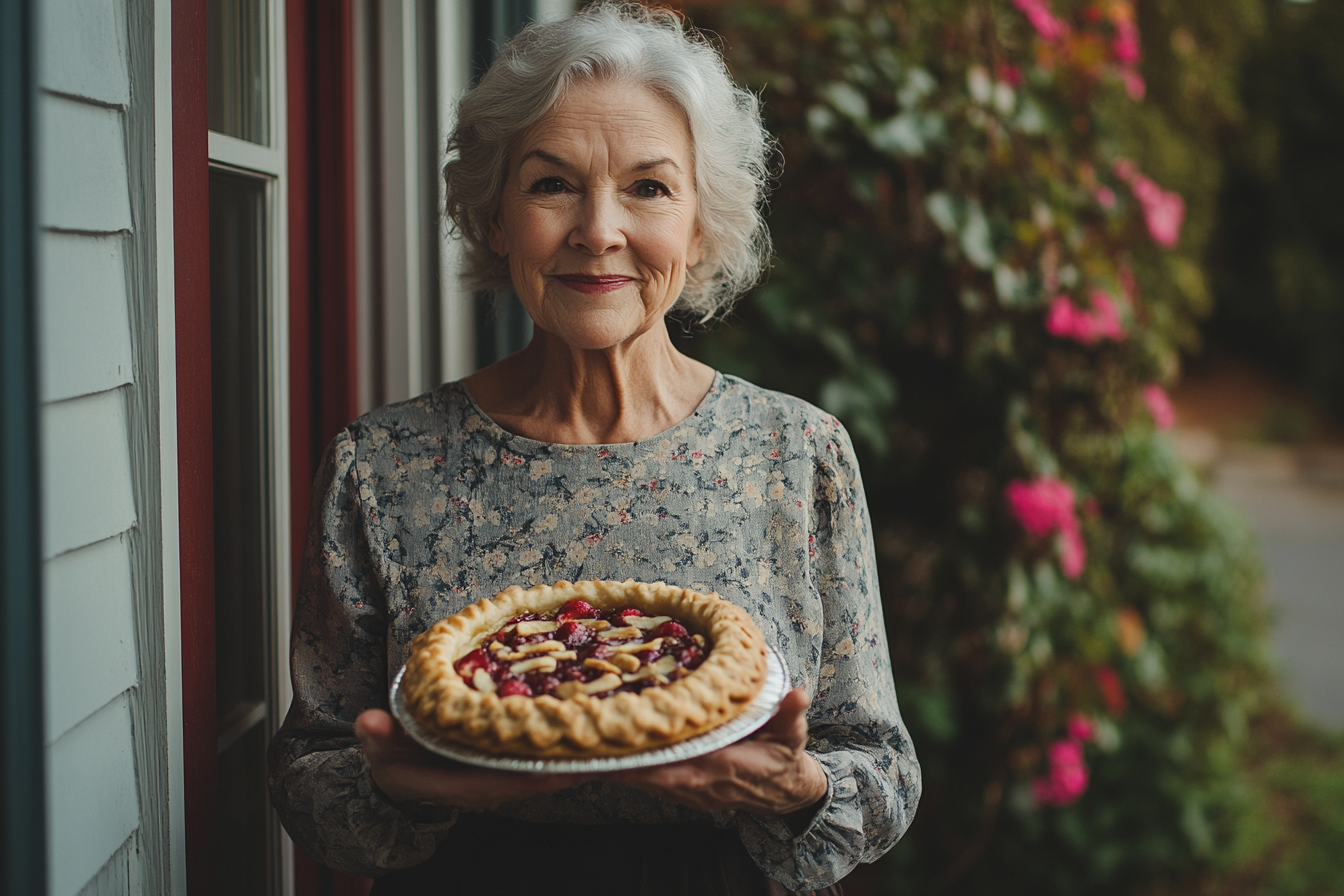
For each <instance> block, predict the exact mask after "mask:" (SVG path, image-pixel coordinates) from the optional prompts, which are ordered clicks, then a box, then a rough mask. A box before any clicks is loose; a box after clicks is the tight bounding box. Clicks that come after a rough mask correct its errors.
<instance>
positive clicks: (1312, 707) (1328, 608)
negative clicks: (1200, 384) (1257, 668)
mask: <svg viewBox="0 0 1344 896" xmlns="http://www.w3.org/2000/svg"><path fill="white" fill-rule="evenodd" d="M1335 466H1336V465H1335V464H1331V465H1329V467H1328V468H1327V469H1325V470H1324V471H1321V470H1315V471H1312V470H1308V472H1307V473H1306V474H1304V472H1303V467H1302V463H1301V460H1300V458H1299V457H1297V456H1296V455H1295V454H1294V453H1292V452H1290V451H1287V450H1259V451H1254V450H1248V449H1237V448H1233V449H1231V450H1228V449H1224V450H1223V451H1222V452H1220V456H1219V458H1218V460H1217V461H1216V462H1215V464H1214V470H1215V476H1214V489H1215V490H1216V491H1217V492H1218V493H1219V494H1221V495H1223V496H1224V497H1226V498H1227V499H1228V500H1229V501H1231V502H1232V503H1233V504H1235V505H1237V506H1238V507H1239V508H1240V509H1241V510H1242V511H1243V512H1244V513H1245V514H1246V516H1247V518H1248V519H1249V520H1250V523H1251V525H1252V526H1253V527H1254V529H1255V531H1256V534H1257V535H1258V536H1259V539H1260V546H1261V550H1262V551H1263V557H1264V564H1265V571H1266V575H1267V578H1268V586H1269V589H1268V590H1269V601H1270V605H1271V606H1272V607H1273V609H1274V612H1275V617H1276V621H1275V626H1274V648H1275V652H1276V654H1277V659H1278V662H1279V665H1280V667H1281V668H1282V669H1283V671H1284V674H1285V679H1286V685H1287V688H1288V691H1289V693H1290V694H1291V695H1292V696H1293V697H1295V698H1296V699H1297V701H1298V702H1299V704H1300V705H1301V707H1302V708H1303V709H1304V710H1305V712H1306V714H1307V715H1308V716H1309V717H1310V718H1312V719H1315V720H1316V721H1317V722H1320V723H1321V724H1323V725H1326V726H1328V727H1331V728H1335V729H1342V728H1344V487H1342V485H1341V483H1340V482H1339V481H1337V480H1339V479H1340V478H1341V477H1340V476H1339V475H1338V473H1339V471H1338V470H1336V469H1335Z"/></svg>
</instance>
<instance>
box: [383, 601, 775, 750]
mask: <svg viewBox="0 0 1344 896" xmlns="http://www.w3.org/2000/svg"><path fill="white" fill-rule="evenodd" d="M765 678H766V648H765V639H764V637H763V636H762V635H761V632H760V630H759V629H757V628H756V626H755V624H754V623H752V621H751V617H750V616H748V615H747V613H746V611H744V610H743V609H742V608H741V607H738V606H735V605H734V604H732V603H729V602H728V601H726V600H723V599H722V598H720V597H719V596H718V595H717V594H701V593H699V592H696V591H691V590H689V589H685V588H676V587H673V586H671V585H665V584H663V583H662V582H657V583H653V584H645V583H639V582H634V581H625V582H573V583H571V582H556V583H555V584H554V585H537V586H535V587H532V588H528V589H526V590H524V589H522V588H519V587H517V586H515V587H512V588H506V589H505V590H503V591H501V592H500V593H499V594H496V595H495V596H494V597H492V598H488V599H486V600H482V601H479V602H478V603H475V604H472V605H471V606H469V607H467V608H466V609H465V610H463V611H462V612H460V613H458V614H456V615H454V616H449V617H448V618H446V619H442V620H440V621H439V622H437V623H435V624H434V625H433V626H432V627H431V628H430V629H429V630H428V631H426V632H424V633H423V634H421V635H420V636H419V637H417V638H416V639H415V641H413V642H412V643H411V651H410V658H409V659H408V660H407V661H406V672H405V675H404V677H403V679H402V685H401V687H402V694H403V696H404V699H405V702H406V706H407V708H408V709H409V710H410V712H411V714H412V715H413V716H414V717H415V719H416V720H417V721H418V722H419V723H420V724H421V725H422V726H424V727H425V728H426V729H428V730H429V731H431V732H433V733H435V734H437V735H439V736H441V737H443V738H446V739H448V740H452V741H455V742H458V743H463V744H467V745H469V746H473V747H477V748H479V749H484V750H488V751H490V752H494V753H502V754H509V755H518V756H531V757H564V758H581V757H594V756H618V755H623V754H626V753H634V752H638V751H641V750H647V749H650V748H654V747H662V746H667V745H669V744H674V743H677V742H678V741H682V740H685V739H687V738H689V737H694V736H696V735H698V734H703V733H705V732H706V731H709V730H711V729H713V728H716V727H718V726H719V725H721V724H723V723H724V722H727V721H729V720H730V719H732V718H734V717H736V716H737V715H738V714H739V713H741V712H742V711H743V710H744V709H746V708H747V706H749V705H750V704H751V701H752V700H753V699H754V698H755V697H756V695H757V694H758V693H759V692H760V690H761V687H762V685H764V684H765Z"/></svg>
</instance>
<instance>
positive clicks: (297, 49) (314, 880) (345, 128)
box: [286, 0, 372, 896]
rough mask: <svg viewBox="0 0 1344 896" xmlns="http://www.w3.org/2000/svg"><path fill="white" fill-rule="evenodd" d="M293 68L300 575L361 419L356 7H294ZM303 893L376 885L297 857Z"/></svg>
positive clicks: (290, 0) (344, 0) (341, 2)
mask: <svg viewBox="0 0 1344 896" xmlns="http://www.w3.org/2000/svg"><path fill="white" fill-rule="evenodd" d="M286 3H287V5H286V15H287V23H286V27H287V29H288V34H287V52H288V65H289V72H288V76H289V84H288V91H289V252H290V257H289V292H290V296H289V301H290V306H289V314H290V318H289V320H290V438H291V450H290V457H291V469H290V481H291V487H290V497H291V501H292V504H291V507H292V514H293V529H292V531H293V539H294V570H295V575H296V578H297V573H298V571H299V569H300V563H301V561H302V552H303V541H304V535H305V532H306V530H307V521H308V506H309V503H310V499H311V496H312V480H313V475H314V473H315V472H316V470H317V464H318V461H319V459H320V457H321V453H322V450H323V448H324V447H325V446H326V443H327V442H328V441H329V440H330V439H331V437H332V436H334V435H335V434H336V433H337V432H338V431H339V430H340V429H341V427H343V426H345V424H346V423H348V422H349V421H350V420H351V419H352V418H353V417H354V416H355V414H356V401H357V395H358V393H357V391H356V385H357V379H356V367H355V359H356V357H357V355H356V347H355V319H356V318H355V284H356V279H355V276H356V268H355V138H354V102H355V92H354V31H353V29H354V3H353V0H286ZM294 860H295V861H294V871H295V873H294V878H295V889H296V891H297V893H298V896H367V893H368V892H369V888H370V886H371V885H372V881H369V880H368V879H366V878H354V877H347V876H346V875H343V874H339V873H337V872H334V871H331V870H328V869H325V868H322V867H321V866H319V865H318V864H317V862H315V861H314V860H313V859H312V858H310V857H309V856H307V855H306V854H304V853H303V852H302V851H301V850H297V849H296V850H295V856H294Z"/></svg>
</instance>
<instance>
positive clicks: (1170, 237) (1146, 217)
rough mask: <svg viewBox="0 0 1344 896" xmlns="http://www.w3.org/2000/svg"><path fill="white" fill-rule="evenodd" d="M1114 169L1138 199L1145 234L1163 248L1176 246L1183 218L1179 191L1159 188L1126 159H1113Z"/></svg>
mask: <svg viewBox="0 0 1344 896" xmlns="http://www.w3.org/2000/svg"><path fill="white" fill-rule="evenodd" d="M1114 168H1115V173H1116V174H1117V175H1119V176H1120V178H1121V179H1123V180H1126V181H1128V182H1129V188H1130V189H1131V190H1133V191H1134V198H1136V199H1138V200H1139V205H1140V206H1142V208H1143V221H1144V223H1145V224H1147V225H1148V235H1149V236H1151V237H1152V238H1153V241H1154V242H1155V243H1157V244H1158V245H1159V246H1162V247H1164V248H1167V249H1170V248H1171V247H1172V246H1174V245H1176V243H1177V241H1178V240H1179V239H1180V237H1181V224H1182V223H1183V222H1184V221H1185V200H1184V199H1182V198H1181V194H1179V193H1174V192H1172V191H1171V190H1164V189H1162V188H1161V187H1159V186H1158V185H1157V184H1156V183H1154V182H1153V181H1152V179H1151V178H1149V177H1147V176H1145V175H1143V174H1141V173H1139V169H1138V168H1137V167H1136V166H1135V165H1134V163H1133V162H1130V161H1128V160H1126V159H1117V160H1116V161H1115V165H1114Z"/></svg>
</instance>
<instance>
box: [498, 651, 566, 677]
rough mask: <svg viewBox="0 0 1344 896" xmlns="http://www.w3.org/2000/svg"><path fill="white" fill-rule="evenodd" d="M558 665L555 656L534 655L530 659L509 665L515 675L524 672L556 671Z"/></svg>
mask: <svg viewBox="0 0 1344 896" xmlns="http://www.w3.org/2000/svg"><path fill="white" fill-rule="evenodd" d="M556 665H557V663H556V662H555V657H553V656H534V657H532V659H530V660H523V661H522V662H518V663H514V664H513V665H512V666H510V667H509V671H510V672H512V673H513V674H514V675H522V674H523V673H524V672H554V671H555V667H556Z"/></svg>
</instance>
